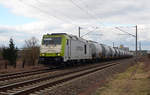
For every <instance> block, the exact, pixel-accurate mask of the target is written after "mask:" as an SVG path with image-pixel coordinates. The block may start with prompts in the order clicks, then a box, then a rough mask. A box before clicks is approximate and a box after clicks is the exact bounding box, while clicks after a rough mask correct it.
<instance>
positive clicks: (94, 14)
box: [74, 0, 104, 25]
mask: <svg viewBox="0 0 150 95" xmlns="http://www.w3.org/2000/svg"><path fill="white" fill-rule="evenodd" d="M75 1H78V2H81V3H82V6H83V7H85V11H86V12H87V13H89V14H90V15H92V16H93V17H94V18H96V19H98V20H99V21H100V22H101V19H100V17H98V16H97V15H96V13H95V12H94V11H91V10H89V8H88V5H86V4H85V3H84V2H83V1H82V0H74V2H75ZM83 10H84V9H83ZM100 24H101V25H104V24H103V23H100Z"/></svg>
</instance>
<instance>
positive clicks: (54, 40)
mask: <svg viewBox="0 0 150 95" xmlns="http://www.w3.org/2000/svg"><path fill="white" fill-rule="evenodd" d="M61 39H62V38H61V37H49V38H44V39H43V45H60V44H61Z"/></svg>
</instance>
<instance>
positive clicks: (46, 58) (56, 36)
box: [39, 33, 132, 65]
mask: <svg viewBox="0 0 150 95" xmlns="http://www.w3.org/2000/svg"><path fill="white" fill-rule="evenodd" d="M131 56H132V53H130V52H128V51H123V50H120V49H117V48H113V47H110V46H107V45H104V44H99V43H97V42H94V41H89V40H85V39H83V38H79V37H77V36H74V35H68V34H66V33H52V34H46V35H43V38H42V44H41V46H40V57H39V62H40V63H42V64H48V65H59V64H62V63H63V64H65V63H66V64H68V63H72V62H85V61H89V62H91V61H97V60H102V59H117V58H124V57H131Z"/></svg>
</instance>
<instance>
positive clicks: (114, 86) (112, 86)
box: [94, 62, 150, 95]
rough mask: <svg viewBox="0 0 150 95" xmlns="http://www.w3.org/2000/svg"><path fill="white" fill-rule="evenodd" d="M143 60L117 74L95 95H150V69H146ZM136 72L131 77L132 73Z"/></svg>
mask: <svg viewBox="0 0 150 95" xmlns="http://www.w3.org/2000/svg"><path fill="white" fill-rule="evenodd" d="M144 65H145V64H144V63H143V62H140V63H139V66H138V65H134V66H132V67H130V68H129V69H128V70H127V71H126V72H124V73H121V74H117V75H115V76H114V77H113V78H112V79H111V81H110V82H109V83H108V84H106V85H105V86H104V87H101V88H99V89H98V90H97V92H96V94H94V95H150V85H149V84H150V71H145V70H144V69H145V68H144V67H145V66H144ZM137 67H138V68H137ZM136 68H137V71H136V73H135V74H134V76H132V78H131V73H132V72H133V71H135V70H136Z"/></svg>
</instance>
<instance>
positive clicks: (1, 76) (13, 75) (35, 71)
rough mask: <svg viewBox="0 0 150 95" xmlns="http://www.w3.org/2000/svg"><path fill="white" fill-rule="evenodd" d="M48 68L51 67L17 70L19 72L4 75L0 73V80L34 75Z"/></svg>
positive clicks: (46, 70)
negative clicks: (25, 70) (24, 70)
mask: <svg viewBox="0 0 150 95" xmlns="http://www.w3.org/2000/svg"><path fill="white" fill-rule="evenodd" d="M50 70H51V69H42V70H34V71H27V72H19V73H13V74H4V75H0V81H3V80H9V79H14V78H19V77H25V76H30V75H34V74H40V73H44V72H48V71H50Z"/></svg>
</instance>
